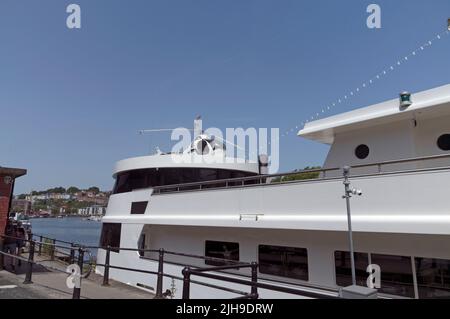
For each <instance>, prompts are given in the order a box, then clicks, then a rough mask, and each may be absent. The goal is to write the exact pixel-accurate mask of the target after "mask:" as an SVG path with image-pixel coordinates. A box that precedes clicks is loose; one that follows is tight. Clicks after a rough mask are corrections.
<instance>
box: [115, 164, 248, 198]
mask: <svg viewBox="0 0 450 319" xmlns="http://www.w3.org/2000/svg"><path fill="white" fill-rule="evenodd" d="M255 175H257V174H255V173H251V172H240V171H231V170H223V169H210V168H160V169H157V168H152V169H141V170H134V171H130V172H124V173H119V174H118V175H117V177H116V183H115V185H114V189H113V194H118V193H126V192H131V191H133V190H135V189H142V188H148V187H154V186H166V185H175V184H183V183H195V182H206V181H215V180H221V179H230V178H240V177H247V176H255ZM256 182H257V181H247V182H245V184H255V183H256ZM229 185H230V186H233V185H240V183H234V182H233V183H229ZM224 186H225V183H224V182H222V183H213V184H207V185H204V187H203V188H215V187H224ZM189 189H198V187H191V186H186V187H180V190H189Z"/></svg>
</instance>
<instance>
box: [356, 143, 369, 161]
mask: <svg viewBox="0 0 450 319" xmlns="http://www.w3.org/2000/svg"><path fill="white" fill-rule="evenodd" d="M369 153H370V149H369V147H368V146H367V145H364V144H361V145H359V146H358V147H357V148H356V149H355V156H356V157H357V158H359V159H361V160H362V159H365V158H367V156H369Z"/></svg>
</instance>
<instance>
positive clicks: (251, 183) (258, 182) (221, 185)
mask: <svg viewBox="0 0 450 319" xmlns="http://www.w3.org/2000/svg"><path fill="white" fill-rule="evenodd" d="M440 159H449V160H450V154H443V155H432V156H423V157H414V158H407V159H398V160H390V161H382V162H375V163H370V164H360V165H353V166H351V169H352V170H353V169H361V168H375V169H376V171H377V172H376V173H370V174H355V175H353V174H352V175H350V176H351V177H370V176H380V175H387V174H398V173H413V172H423V171H430V170H437V169H440V170H442V169H449V168H450V161H449V165H448V166H443V167H429V168H422V169H403V170H391V171H383V167H384V166H387V165H396V164H407V163H414V162H426V161H432V160H440ZM330 172H339V174H338V175H337V176H333V177H327V173H330ZM341 172H342V168H341V167H333V168H319V169H307V170H299V171H295V172H290V173H280V174H271V175H256V176H249V177H240V178H230V179H219V180H211V181H203V182H194V183H182V184H171V185H164V186H155V187H152V189H153V193H152V195H162V194H168V193H181V192H193V191H195V192H196V191H204V190H212V189H229V188H242V187H261V186H268V185H271V186H273V185H280V184H291V183H302V182H310V181H327V180H336V179H342V178H343V174H342V173H341ZM310 174H315V175H316V176H317V177H313V178H305V179H303V178H302V179H299V180H288V181H287V180H285V179H286V178H289V177H301V176H302V175H303V176H306V175H310Z"/></svg>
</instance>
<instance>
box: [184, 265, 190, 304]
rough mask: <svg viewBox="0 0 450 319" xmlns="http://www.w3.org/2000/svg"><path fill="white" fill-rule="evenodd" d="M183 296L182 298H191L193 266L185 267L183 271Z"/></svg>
mask: <svg viewBox="0 0 450 319" xmlns="http://www.w3.org/2000/svg"><path fill="white" fill-rule="evenodd" d="M182 274H183V296H182V299H185V300H186V299H189V290H190V285H191V268H189V267H184V269H183V271H182Z"/></svg>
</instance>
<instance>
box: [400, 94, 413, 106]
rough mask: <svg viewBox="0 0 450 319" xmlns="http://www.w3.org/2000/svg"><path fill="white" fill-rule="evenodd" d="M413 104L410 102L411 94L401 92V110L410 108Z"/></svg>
mask: <svg viewBox="0 0 450 319" xmlns="http://www.w3.org/2000/svg"><path fill="white" fill-rule="evenodd" d="M412 104H413V103H412V101H411V93H409V92H402V93H400V107H401V108H407V107H409V106H411V105H412Z"/></svg>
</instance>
